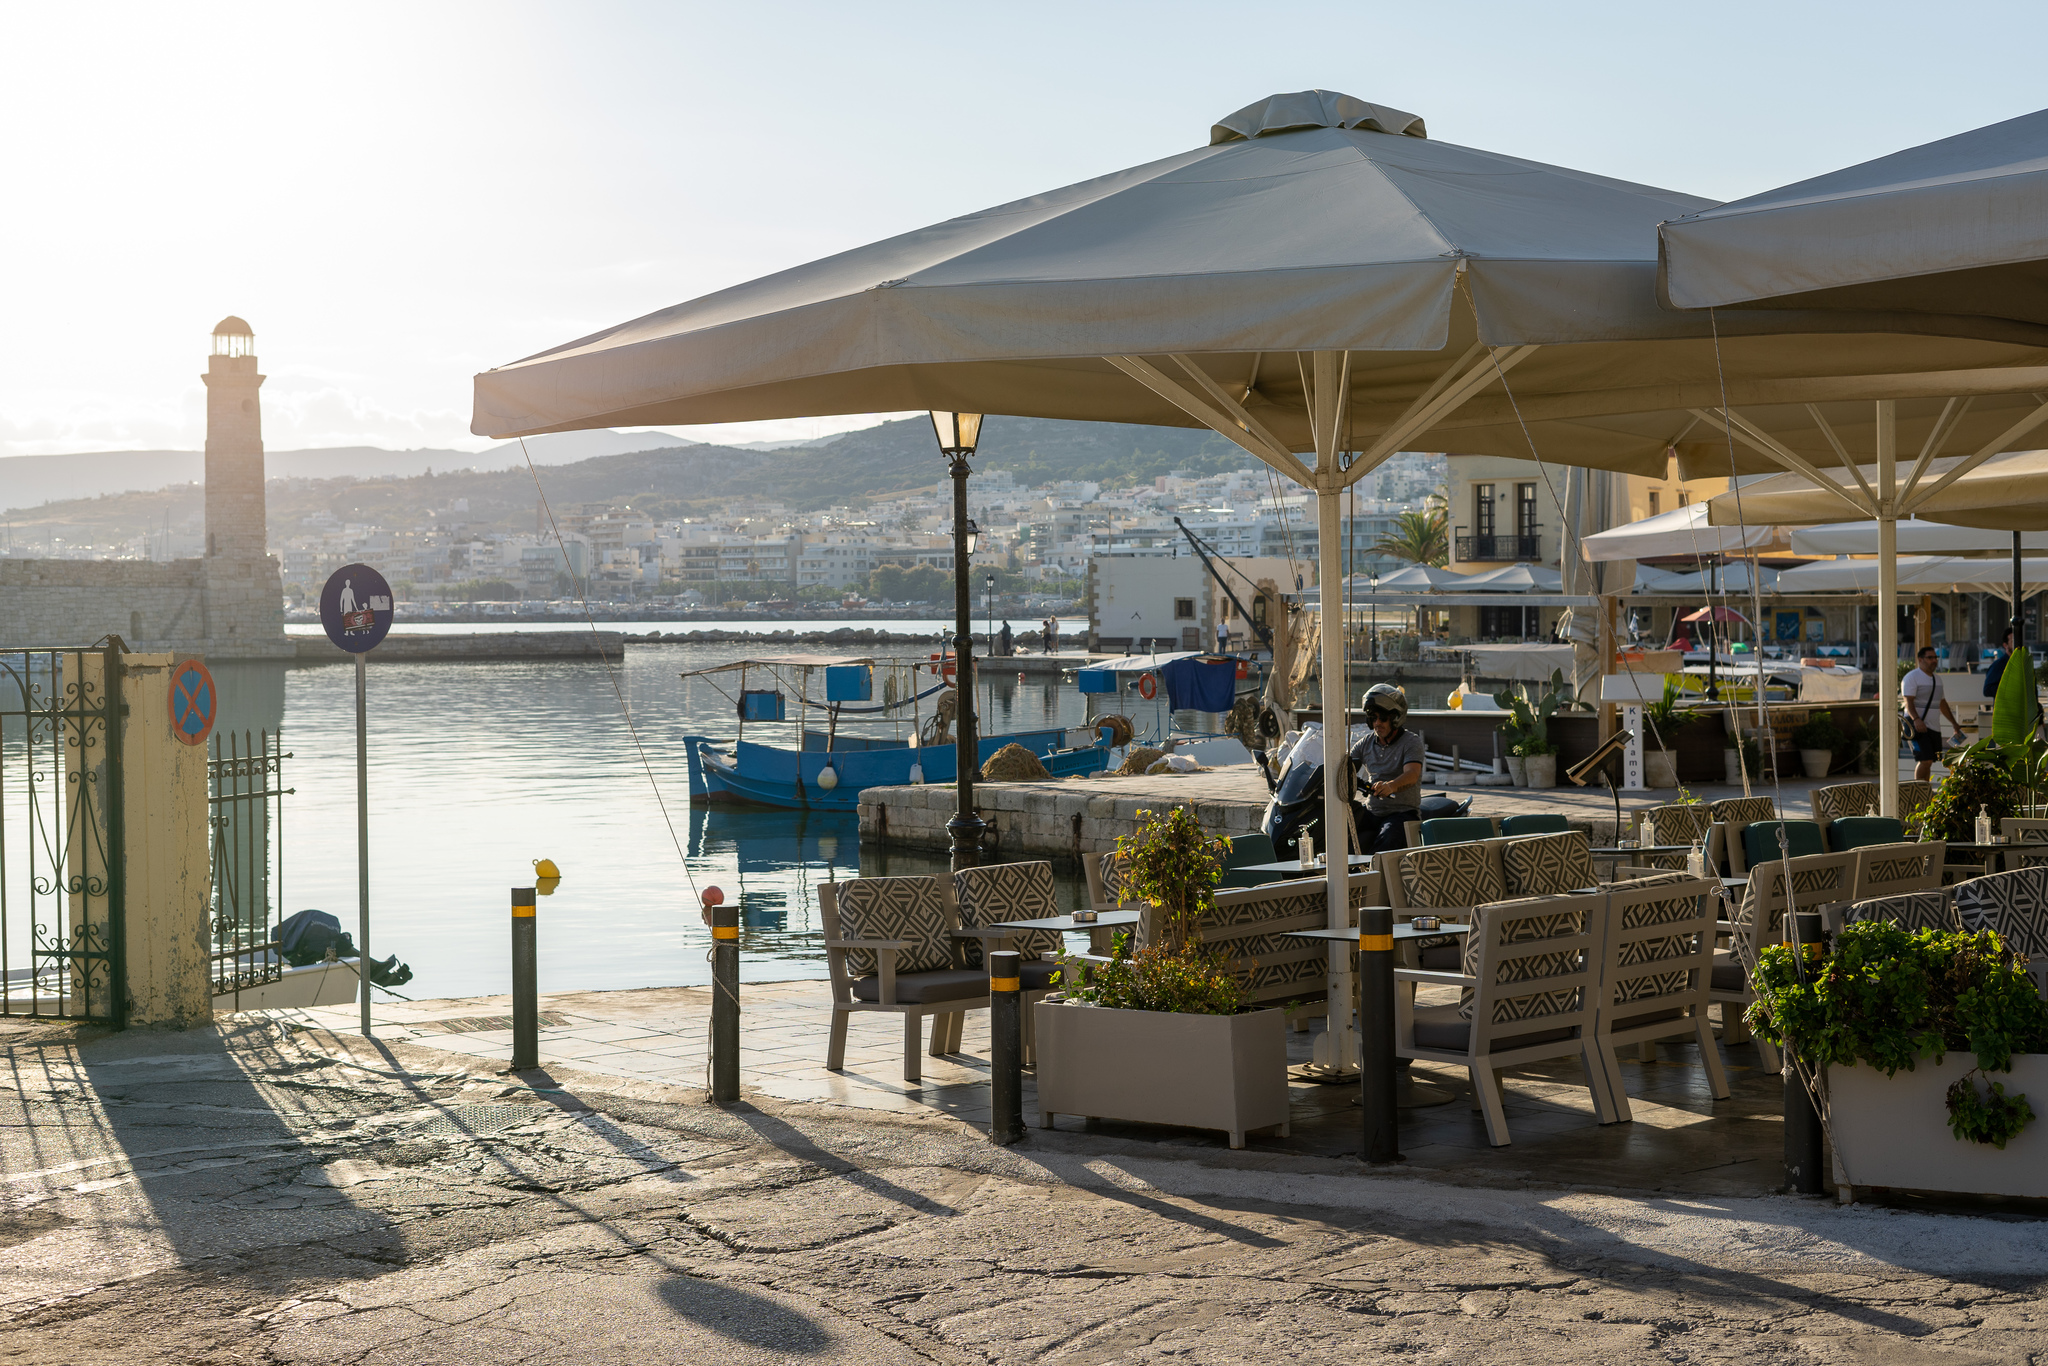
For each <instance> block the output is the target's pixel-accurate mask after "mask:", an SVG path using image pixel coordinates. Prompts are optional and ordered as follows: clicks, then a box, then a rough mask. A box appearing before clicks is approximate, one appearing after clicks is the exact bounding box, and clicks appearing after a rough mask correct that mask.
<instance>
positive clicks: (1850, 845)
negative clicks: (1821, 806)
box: [1823, 816, 1906, 854]
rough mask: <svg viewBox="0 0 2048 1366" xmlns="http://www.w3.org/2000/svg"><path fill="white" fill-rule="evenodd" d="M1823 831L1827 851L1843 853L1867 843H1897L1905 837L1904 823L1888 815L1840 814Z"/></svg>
mask: <svg viewBox="0 0 2048 1366" xmlns="http://www.w3.org/2000/svg"><path fill="white" fill-rule="evenodd" d="M1823 832H1824V833H1825V834H1826V836H1827V842H1828V852H1829V853H1831V854H1844V853H1847V852H1848V851H1849V850H1851V849H1861V848H1863V847H1864V846H1865V845H1869V844H1898V843H1899V842H1901V841H1902V840H1904V839H1905V838H1906V823H1905V822H1904V821H1901V820H1894V819H1892V818H1891V817H1890V816H1842V817H1839V818H1837V819H1835V820H1832V821H1829V822H1828V823H1827V824H1826V825H1825V826H1824V827H1823Z"/></svg>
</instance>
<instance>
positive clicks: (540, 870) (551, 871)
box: [533, 858, 562, 878]
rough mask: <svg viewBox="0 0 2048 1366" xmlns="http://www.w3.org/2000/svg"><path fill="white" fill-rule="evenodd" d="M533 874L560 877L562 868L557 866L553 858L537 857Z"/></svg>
mask: <svg viewBox="0 0 2048 1366" xmlns="http://www.w3.org/2000/svg"><path fill="white" fill-rule="evenodd" d="M533 875H534V876H535V877H556V878H558V877H560V876H561V875H562V870H561V869H560V868H557V867H555V861H554V860H553V859H551V858H537V859H535V860H534V861H533Z"/></svg>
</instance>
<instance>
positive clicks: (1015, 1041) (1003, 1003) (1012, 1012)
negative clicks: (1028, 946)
mask: <svg viewBox="0 0 2048 1366" xmlns="http://www.w3.org/2000/svg"><path fill="white" fill-rule="evenodd" d="M1019 961H1020V957H1019V955H1018V954H1016V953H1013V952H1007V951H1005V952H1002V953H991V954H989V956H988V1036H989V1068H988V1072H989V1102H990V1106H991V1108H992V1109H993V1110H994V1112H995V1113H994V1114H993V1115H992V1116H991V1118H990V1122H989V1134H988V1136H989V1140H990V1141H991V1142H994V1143H1000V1144H1003V1145H1005V1146H1007V1145H1009V1144H1012V1143H1016V1142H1020V1141H1021V1140H1022V1139H1023V1137H1024V993H1023V991H1022V990H1021V989H1020V983H1019V982H1018V980H1017V973H1018V966H1017V965H1018V963H1019Z"/></svg>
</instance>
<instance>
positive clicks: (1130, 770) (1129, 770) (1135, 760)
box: [1116, 745, 1166, 778]
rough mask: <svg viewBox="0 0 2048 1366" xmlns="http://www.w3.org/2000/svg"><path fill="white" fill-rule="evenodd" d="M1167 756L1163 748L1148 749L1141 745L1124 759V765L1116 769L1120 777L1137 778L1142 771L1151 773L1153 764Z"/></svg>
mask: <svg viewBox="0 0 2048 1366" xmlns="http://www.w3.org/2000/svg"><path fill="white" fill-rule="evenodd" d="M1165 757H1166V751H1165V750H1163V749H1147V748H1146V747H1145V746H1143V745H1140V746H1138V747H1137V748H1136V749H1134V750H1132V751H1131V752H1130V754H1129V755H1128V756H1127V757H1126V758H1125V759H1124V763H1123V767H1122V768H1119V769H1118V770H1117V771H1116V776H1117V777H1119V778H1135V777H1137V776H1138V775H1139V774H1141V773H1150V772H1151V771H1152V765H1154V764H1156V763H1158V762H1159V761H1160V760H1162V759H1164V758H1165Z"/></svg>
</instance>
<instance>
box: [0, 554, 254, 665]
mask: <svg viewBox="0 0 2048 1366" xmlns="http://www.w3.org/2000/svg"><path fill="white" fill-rule="evenodd" d="M109 634H112V635H118V636H120V637H121V639H122V640H123V641H125V642H126V643H127V644H128V646H129V648H130V649H154V648H157V647H158V646H159V645H162V646H165V647H169V646H172V645H177V646H189V645H192V644H194V643H197V642H200V641H203V640H204V639H205V636H206V571H205V568H204V561H201V560H172V561H170V562H169V563H167V564H159V563H152V562H150V561H147V560H16V559H0V646H12V647H20V646H24V645H89V644H91V643H92V642H93V641H95V640H98V639H99V638H100V637H101V636H104V635H109ZM280 634H282V632H281V631H280Z"/></svg>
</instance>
